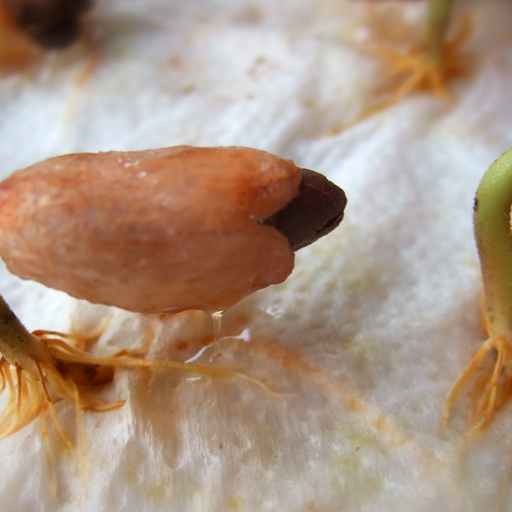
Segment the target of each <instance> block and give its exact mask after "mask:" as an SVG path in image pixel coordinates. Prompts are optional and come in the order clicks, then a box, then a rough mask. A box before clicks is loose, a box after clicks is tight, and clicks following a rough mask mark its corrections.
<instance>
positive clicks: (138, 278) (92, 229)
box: [0, 146, 301, 313]
mask: <svg viewBox="0 0 512 512" xmlns="http://www.w3.org/2000/svg"><path fill="white" fill-rule="evenodd" d="M300 182H301V172H300V170H299V169H298V168H297V167H296V166H295V165H294V164H293V163H292V162H291V161H289V160H283V159H281V158H278V157H276V156H273V155H271V154H269V153H266V152H264V151H258V150H253V149H247V148H192V147H186V146H180V147H174V148H164V149H157V150H147V151H136V152H130V153H122V152H107V153H99V154H87V153H86V154H75V155H66V156H62V157H57V158H53V159H50V160H47V161H44V162H41V163H38V164H36V165H33V166H31V167H28V168H26V169H24V170H21V171H18V172H16V173H14V174H13V175H12V176H11V177H9V178H8V179H6V180H5V181H4V182H2V184H1V185H0V240H1V241H2V242H1V245H0V256H1V257H2V258H3V259H4V261H5V262H6V264H7V266H8V268H9V269H10V270H11V271H12V272H13V273H15V274H17V275H19V276H20V277H22V278H24V279H33V280H36V281H39V282H41V283H43V284H45V285H47V286H50V287H52V288H56V289H59V290H63V291H65V292H67V293H69V294H70V295H72V296H74V297H77V298H83V299H87V300H89V301H90V302H94V303H101V304H107V305H115V306H117V307H121V308H124V309H128V310H131V311H138V312H145V313H158V312H170V311H181V310H185V309H202V310H205V311H217V310H222V309H225V308H227V307H229V306H230V305H232V304H234V303H235V302H237V301H238V300H240V299H241V298H243V297H244V296H246V295H249V294H250V293H252V292H254V291H256V290H258V289H260V288H264V287H266V286H269V285H270V284H276V283H281V282H282V281H284V280H285V279H286V278H287V277H288V275H289V274H290V272H291V271H292V268H293V262H294V254H293V252H292V249H291V247H290V244H289V242H288V240H287V239H286V238H285V236H283V235H282V234H281V233H279V232H278V231H277V230H276V229H275V228H273V227H271V226H267V225H263V224H261V222H262V221H263V220H265V219H267V218H268V217H270V216H271V215H272V214H274V213H276V212H277V211H279V210H281V209H282V208H283V207H284V206H285V205H286V204H287V203H289V202H290V201H291V200H292V199H293V198H294V197H295V196H296V195H297V193H298V189H299V185H300Z"/></svg>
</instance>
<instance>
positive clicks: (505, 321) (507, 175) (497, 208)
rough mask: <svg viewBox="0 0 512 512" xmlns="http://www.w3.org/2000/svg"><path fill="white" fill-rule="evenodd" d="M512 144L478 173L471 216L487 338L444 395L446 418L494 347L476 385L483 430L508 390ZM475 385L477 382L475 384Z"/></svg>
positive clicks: (511, 390) (511, 387)
mask: <svg viewBox="0 0 512 512" xmlns="http://www.w3.org/2000/svg"><path fill="white" fill-rule="evenodd" d="M511 207H512V149H510V150H509V151H507V152H506V153H504V154H503V155H502V156H501V157H500V158H498V159H497V160H496V161H495V162H494V164H493V165H492V166H491V167H490V168H489V170H488V171H487V173H486V174H485V175H484V177H483V179H482V182H481V183H480V186H479V187H478V191H477V194H476V198H475V206H474V213H473V221H474V228H475V237H476V243H477V247H478V254H479V257H480V265H481V268H482V279H483V286H484V291H483V292H484V296H483V317H484V326H485V329H486V331H487V334H488V336H489V337H488V339H487V340H486V341H485V342H484V343H483V344H482V346H481V347H480V348H479V349H478V350H477V351H476V353H475V354H474V355H473V357H472V358H471V360H470V361H469V363H468V365H467V366H466V368H465V369H464V371H463V373H462V375H461V376H460V377H459V379H458V381H457V382H456V384H455V385H454V387H453V389H452V390H451V391H450V394H449V395H448V397H447V398H446V402H445V405H444V410H443V419H444V420H448V418H449V415H450V409H451V406H452V404H453V401H454V400H455V397H456V396H457V395H458V394H459V393H460V391H461V389H462V387H463V386H464V384H466V382H467V381H468V380H469V378H470V377H471V376H472V375H473V373H474V372H475V371H476V369H477V368H478V367H479V366H480V364H481V363H482V361H483V359H484V357H485V356H486V354H487V353H488V352H489V351H490V350H492V349H494V350H496V362H495V364H494V367H493V369H492V370H491V371H489V373H488V375H487V376H486V378H485V379H484V380H483V381H480V380H479V383H480V382H483V385H481V384H480V386H481V387H480V389H479V391H480V393H479V397H478V400H477V403H476V405H475V408H474V411H473V413H474V425H473V426H474V428H475V430H478V429H484V428H485V427H486V426H487V425H489V422H490V421H491V419H492V417H493V413H494V411H495V410H497V409H500V408H501V407H502V406H503V405H505V403H506V402H507V401H508V399H509V398H510V396H511V394H512V234H511V224H510V221H511ZM477 385H478V384H477Z"/></svg>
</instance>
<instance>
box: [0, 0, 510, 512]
mask: <svg viewBox="0 0 512 512" xmlns="http://www.w3.org/2000/svg"><path fill="white" fill-rule="evenodd" d="M420 4H421V3H417V2H413V3H411V4H408V3H403V2H375V3H372V4H370V3H367V2H364V1H359V2H358V1H352V2H350V1H348V0H337V1H334V0H315V1H313V0H294V1H291V0H282V1H279V2H275V1H271V0H260V1H258V2H254V1H249V0H239V1H237V2H230V1H228V0H216V1H214V0H194V1H193V2H179V1H172V0H98V1H97V5H96V8H95V10H94V12H93V15H92V20H93V24H94V26H95V27H96V30H97V31H98V35H99V41H100V43H99V44H100V48H101V59H100V62H99V64H98V66H97V68H96V69H95V70H94V71H93V72H92V74H91V75H90V76H89V77H88V79H87V80H86V82H85V83H84V84H82V85H78V84H77V83H76V82H75V78H76V76H77V74H78V73H79V72H80V71H81V69H83V66H84V62H85V61H84V59H85V57H84V54H83V51H82V50H81V49H80V48H74V49H71V50H69V51H67V52H65V53H64V54H62V55H60V56H56V57H55V58H53V59H51V61H50V62H49V63H48V64H47V65H46V66H45V71H44V72H43V73H42V74H41V75H37V77H36V78H27V77H26V76H15V77H7V78H2V79H1V80H0V112H1V117H0V156H1V159H0V174H1V176H2V177H4V176H7V175H8V174H10V173H11V172H12V171H14V170H15V169H18V168H22V167H24V166H27V165H30V164H32V163H34V162H37V161H39V160H42V159H44V158H48V157H50V156H54V155H58V154H63V153H68V152H80V151H104V150H114V149H117V150H132V149H146V148H151V147H162V146H171V145H178V144H193V145H208V146H213V145H244V146H251V147H257V148H261V149H265V150H268V151H270V152H273V153H276V154H278V155H280V156H282V157H284V158H292V159H293V160H294V161H295V162H296V164H297V165H298V166H300V167H305V168H310V169H314V170H316V171H319V172H322V173H324V174H325V175H327V176H328V177H329V178H330V179H331V180H333V181H334V182H336V183H337V184H338V185H340V186H341V187H342V188H343V189H344V190H345V191H346V193H347V196H348V201H349V203H348V207H347V210H346V214H345V219H344V221H343V223H342V224H341V226H340V227H339V228H338V229H337V230H336V231H335V232H333V233H332V234H330V235H329V236H327V237H326V238H324V239H322V240H320V241H319V242H317V243H315V244H314V245H313V246H310V247H308V248H306V249H304V250H302V251H300V252H299V253H298V254H297V257H296V267H295V270H294V272H293V274H292V276H291V277H290V278H289V279H288V280H287V281H286V282H285V283H284V284H282V285H280V286H275V287H271V288H269V289H267V290H264V291H261V292H258V293H256V294H254V295H253V296H251V297H249V298H248V299H246V300H244V301H242V302H241V303H239V304H238V305H237V306H235V307H234V308H232V310H230V311H228V312H227V313H226V314H225V318H224V320H223V329H224V335H225V336H226V337H225V338H223V339H222V340H221V341H220V350H219V352H220V355H218V356H217V357H213V356H214V349H213V347H211V346H210V347H207V348H206V349H204V350H202V349H203V348H204V342H205V339H209V338H208V337H209V336H211V332H212V327H211V319H210V318H209V316H208V315H205V314H203V313H200V312H189V313H183V314H180V315H178V316H176V317H174V318H171V319H168V320H165V321H162V322H161V321H159V320H157V319H154V318H146V317H143V316H140V315H135V314H129V313H125V312H123V311H120V310H112V311H110V310H109V309H108V308H104V307H101V306H90V305H87V304H84V303H81V302H78V301H76V300H74V299H71V298H69V297H67V296H66V295H65V294H63V293H60V292H55V291H52V290H48V289H46V288H44V287H43V286H41V285H39V284H36V283H31V282H24V281H21V280H19V279H18V278H16V277H14V276H11V275H10V274H9V273H8V272H7V270H5V268H4V267H3V266H2V269H1V272H0V286H1V293H2V294H3V295H4V297H5V298H6V300H7V301H8V302H9V303H10V305H11V306H12V308H13V309H14V310H15V312H16V313H17V314H18V315H19V317H20V319H21V320H22V321H23V322H24V323H25V324H26V326H27V327H28V328H29V329H59V330H63V331H66V332H69V330H70V329H72V328H74V329H78V330H85V329H90V328H92V327H94V326H95V325H98V323H100V322H101V320H102V319H103V318H105V317H106V316H108V315H109V314H112V318H111V320H110V323H109V324H108V327H107V329H106V330H105V332H104V334H103V335H102V338H101V340H100V342H99V346H98V347H97V350H98V351H99V352H102V353H105V352H112V351H114V350H115V349H116V348H118V347H119V346H131V347H133V346H135V347H140V346H142V345H143V344H144V343H145V342H147V341H149V342H150V346H151V350H150V353H149V354H148V357H152V358H160V359H174V360H179V361H184V360H188V359H190V358H194V357H195V356H197V358H196V359H195V362H196V363H199V364H205V365H214V366H223V367H229V368H233V369H236V370H238V371H242V372H244V373H247V374H250V375H253V376H255V377H257V378H259V379H262V380H263V381H265V382H266V383H267V384H268V385H270V386H271V387H272V388H273V389H275V390H277V391H279V392H280V393H281V396H277V397H276V396H271V395H269V394H267V393H265V392H264V391H262V390H261V389H260V388H257V387H256V386H254V385H251V384H250V383H247V382H243V381H239V380H236V379H224V378H214V379H211V378H207V377H198V376H197V375H194V374H190V375H187V374H183V373H179V372H169V371H165V370H155V371H132V372H128V371H117V372H116V377H115V381H114V383H113V384H111V385H108V386H106V387H105V389H104V390H103V393H102V397H103V398H105V399H107V400H116V399H126V400H127V402H126V404H125V405H124V406H123V407H122V408H120V409H118V410H115V411H111V412H108V413H102V414H97V413H85V414H84V429H85V434H86V446H87V457H86V460H85V461H84V462H85V466H86V470H87V479H86V480H84V477H83V475H82V473H81V472H80V464H81V461H80V457H78V456H73V454H72V453H70V452H69V450H68V449H66V448H65V447H64V446H63V444H62V442H61V441H59V439H58V437H57V436H56V435H55V433H54V431H53V430H52V429H50V433H51V443H52V447H53V456H54V458H55V460H56V468H57V482H58V485H59V489H58V496H57V497H53V496H52V495H51V492H50V481H49V476H48V465H47V461H46V454H45V449H44V444H43V441H42V437H41V432H40V429H39V424H38V422H37V421H35V422H34V423H33V424H31V425H30V426H28V427H26V428H25V429H23V430H22V431H21V432H19V433H17V434H16V435H14V436H11V437H10V438H8V439H5V440H3V441H2V442H1V443H0V503H1V509H2V510H6V511H7V510H12V511H14V510H15V511H19V512H22V511H31V512H32V511H76V510H83V511H91V512H92V511H94V512H103V511H105V512H107V511H109V512H111V511H113V510H126V511H137V512H145V511H147V512H150V511H163V510H166V511H168V510H173V511H202V512H206V511H230V510H233V511H240V512H243V511H258V512H264V511H278V510H279V511H284V510H287V511H297V512H299V511H301V512H302V511H304V512H305V511H322V512H323V511H339V510H344V511H383V510H389V511H391V510H393V511H394V512H397V511H410V510H415V511H428V510H451V511H467V510H512V496H511V493H510V480H511V475H512V435H511V431H512V409H511V407H510V406H507V407H506V408H505V409H504V410H503V411H502V412H500V413H499V414H497V415H496V418H495V421H494V422H493V424H492V425H491V427H490V428H489V429H488V431H487V432H486V434H485V435H484V436H483V437H482V438H481V439H480V440H478V441H477V442H474V443H467V442H466V441H465V438H464V435H463V433H464V420H465V412H466V409H465V407H464V405H465V404H466V402H465V399H464V395H465V393H464V394H463V395H462V396H461V399H460V400H459V401H458V402H457V404H456V407H455V409H454V417H453V420H452V421H451V423H450V424H449V425H448V428H447V431H446V433H445V435H444V436H441V435H440V431H439V425H440V412H441V408H442V405H443V401H444V398H445V397H446V394H447V393H448V391H449V390H450V388H451V386H452V384H453V383H454V381H455V379H456V378H457V376H458V375H459V374H460V372H461V370H462V368H463V366H464V365H465V363H466V362H467V361H468V359H469V357H470V356H471V354H472V353H473V352H474V351H475V350H476V349H477V348H478V347H479V345H480V343H481V342H482V341H483V339H484V336H485V333H484V331H483V329H482V326H481V322H480V312H479V294H480V288H481V283H480V275H479V266H478V260H477V254H476V248H475V244H474V241H473V234H472V224H471V212H472V202H473V197H474V193H475V190H476V187H477V185H478V182H479V180H480V178H481V176H482V175H483V173H484V172H485V170H486V169H487V168H488V167H489V165H490V164H491V163H492V161H493V160H494V159H495V158H496V157H497V156H499V155H500V154H501V153H502V152H503V151H504V150H506V149H507V148H508V147H510V145H511V144H512V123H511V119H512V101H511V91H512V29H511V28H510V27H511V20H512V3H511V2H509V1H507V0H492V1H491V0H488V1H486V2H476V1H475V2H471V1H469V2H460V5H459V6H458V8H459V9H460V10H461V11H463V12H470V13H471V16H472V17H473V19H474V21H475V30H474V33H473V35H472V37H471V38H470V40H469V41H468V42H467V43H466V45H465V46H464V50H465V52H466V53H467V55H468V62H469V63H470V65H471V68H472V71H473V76H472V78H471V79H470V80H467V81H463V80H461V81H458V82H455V83H454V84H451V85H450V87H451V90H452V92H453V94H454V96H455V98H456V100H455V101H452V102H449V101H442V100H438V99H435V98H433V97H431V96H428V95H425V94H414V95H411V96H409V97H408V98H406V99H405V100H403V101H402V102H400V103H399V104H397V105H395V106H393V107H390V108H388V109H386V110H383V111H382V112H380V113H378V114H375V115H374V116H371V117H370V118H368V119H367V120H366V121H364V122H361V123H359V124H357V125H355V126H353V127H351V128H350V129H348V130H345V131H340V130H339V129H340V128H341V127H343V126H346V125H348V124H349V123H350V122H351V120H353V119H354V118H355V117H356V116H357V114H358V113H359V112H361V110H362V109H363V108H364V107H365V106H366V105H368V104H369V102H370V101H372V98H373V95H374V91H375V89H377V88H378V87H379V86H381V85H382V84H383V83H384V82H385V79H384V78H383V77H382V75H381V73H380V67H379V64H378V63H377V62H376V61H375V60H373V59H372V58H371V57H369V56H368V55H366V54H365V53H363V52H362V51H361V50H360V49H359V48H358V47H357V45H356V43H355V42H356V41H357V40H360V39H361V37H362V38H363V39H364V36H365V34H367V33H368V31H369V30H370V29H371V26H369V25H365V23H370V22H371V20H373V21H374V22H375V20H377V21H378V20H379V19H380V20H383V19H387V20H389V19H396V24H397V26H399V25H403V26H404V27H409V31H410V33H411V34H414V32H415V29H418V30H419V27H420V26H419V23H420V21H421V17H422V16H421V15H422V13H423V12H424V5H420ZM463 12H460V13H458V14H457V16H459V15H460V16H462V15H463ZM457 16H456V19H460V18H457ZM408 24H409V25H408ZM411 27H412V28H411ZM391 32H392V30H390V31H388V33H391ZM212 359H213V360H212ZM4 395H7V393H4ZM6 398H7V396H3V397H2V399H1V400H2V403H5V401H6ZM466 405H467V404H466ZM57 409H58V413H59V415H60V418H61V420H62V424H63V426H64V428H65V429H66V431H67V432H69V433H70V435H71V436H72V437H73V438H75V436H76V423H75V416H74V411H73V407H72V406H71V404H69V403H64V402H62V403H59V404H58V406H57Z"/></svg>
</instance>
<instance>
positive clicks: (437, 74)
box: [351, 0, 472, 125]
mask: <svg viewBox="0 0 512 512" xmlns="http://www.w3.org/2000/svg"><path fill="white" fill-rule="evenodd" d="M452 3H453V0H428V5H427V15H426V19H425V23H424V27H423V33H422V37H421V41H420V44H419V45H418V46H416V47H412V48H411V49H409V50H408V51H406V52H400V51H398V50H394V49H391V48H384V47H379V48H376V47H375V48H374V47H371V48H368V53H369V54H370V55H372V56H374V57H376V58H377V59H379V60H381V61H383V62H384V71H383V72H384V75H385V76H386V77H388V78H390V79H398V80H399V83H398V85H397V86H394V85H393V86H391V87H389V88H390V89H391V90H392V93H391V94H390V96H389V98H386V99H385V100H384V101H379V102H377V103H376V104H374V105H371V106H369V107H368V108H366V109H365V110H364V111H363V112H362V113H361V114H359V116H358V117H357V118H356V120H355V121H353V122H352V123H351V125H352V124H356V123H358V122H360V121H362V120H364V119H366V118H368V117H369V116H370V115H372V114H374V113H376V112H379V111H381V110H382V109H384V108H387V107H389V106H391V105H394V104H396V103H398V102H399V101H400V100H401V99H402V98H404V97H405V96H406V95H407V94H409V93H411V92H413V91H416V90H421V91H427V92H429V93H433V94H434V95H435V96H437V97H439V98H443V99H449V98H451V94H450V92H449V91H448V88H447V83H448V81H449V80H451V79H452V78H458V77H463V78H468V77H469V75H470V73H469V71H468V70H467V69H466V66H465V65H464V63H463V62H461V57H460V56H459V54H458V50H459V48H460V46H461V44H463V43H464V42H465V41H466V40H467V38H468V37H469V36H470V35H471V32H472V24H471V22H470V21H469V18H466V19H465V20H464V23H463V24H462V25H461V27H460V29H459V30H458V31H457V32H456V33H455V34H454V36H453V37H452V38H450V39H447V37H446V34H447V31H448V26H449V21H450V15H451V10H452ZM387 89H388V88H387Z"/></svg>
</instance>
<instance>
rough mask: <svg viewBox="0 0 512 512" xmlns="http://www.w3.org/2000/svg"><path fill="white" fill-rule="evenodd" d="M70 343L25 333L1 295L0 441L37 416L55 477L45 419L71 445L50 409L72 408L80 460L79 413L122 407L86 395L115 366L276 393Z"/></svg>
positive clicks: (53, 335)
mask: <svg viewBox="0 0 512 512" xmlns="http://www.w3.org/2000/svg"><path fill="white" fill-rule="evenodd" d="M69 338H70V336H66V335H65V334H61V333H58V332H53V331H34V332H33V333H30V332H28V331H27V330H26V329H25V327H24V326H23V325H22V324H21V322H20V321H19V320H18V318H17V317H16V315H15V314H14V313H13V312H12V310H11V309H10V308H9V306H8V304H7V303H6V302H5V300H4V299H3V298H2V297H1V296H0V393H3V392H4V391H5V390H6V389H7V390H8V391H9V393H10V398H9V401H8V403H7V406H6V408H5V409H4V411H3V413H2V414H1V416H0V440H1V439H4V438H6V437H7V436H10V435H12V434H15V433H16V432H18V431H20V430H21V429H23V428H24V427H25V426H27V425H28V424H30V423H31V422H32V421H33V420H34V419H36V418H37V417H39V418H40V424H41V429H42V432H43V439H44V440H45V444H46V449H47V453H48V455H49V459H50V470H51V475H53V473H54V472H53V462H52V459H51V451H50V446H49V441H48V431H47V427H46V423H47V422H46V417H47V415H50V417H51V420H52V422H53V425H54V426H55V430H56V432H57V433H58V435H59V437H60V438H61V439H62V440H63V441H64V442H65V443H66V445H67V446H68V447H69V448H70V449H72V450H74V445H73V442H72V441H71V439H70V437H69V436H68V434H67V433H66V432H65V430H64V429H63V428H62V426H61V424H60V421H59V418H58V415H57V411H56V408H55V404H56V403H57V402H59V401H62V400H66V401H69V402H71V403H72V404H73V405H74V407H75V411H76V422H77V429H78V439H79V444H80V452H81V454H82V456H83V457H84V456H85V453H86V451H85V441H84V432H83V426H82V411H95V412H104V411H110V410H112V409H116V408H118V407H121V406H122V405H123V404H124V400H121V401H117V402H111V403H109V402H105V401H104V400H101V399H100V398H97V397H93V396H90V395H88V394H86V392H85V391H86V390H87V389H88V388H90V387H91V386H93V385H96V384H101V383H104V382H108V381H110V380H111V379H112V377H113V373H114V372H113V369H114V368H115V367H121V368H125V369H133V368H166V369H173V370H181V371H185V372H193V373H197V374H200V375H208V376H212V377H213V376H226V377H236V378H239V379H243V380H246V381H249V382H251V383H253V384H255V385H257V386H259V387H261V388H262V389H264V390H265V391H267V392H268V393H271V394H275V393H274V392H273V391H272V390H271V389H270V388H269V387H268V386H266V385H265V384H264V383H263V382H261V381H259V380H258V379H256V378H254V377H250V376H248V375H245V374H243V373H238V372H234V371H230V370H226V369H220V368H209V367H205V366H200V365H196V364H190V363H180V362H175V361H150V360H145V359H138V358H135V357H132V356H130V355H127V354H126V353H122V354H120V355H116V356H113V357H95V356H92V355H91V354H89V353H87V352H84V351H82V350H79V349H77V348H74V347H73V346H71V345H70V344H69V343H67V341H66V340H67V339H69ZM83 457H82V458H83ZM52 489H53V491H54V492H55V490H56V485H55V482H52Z"/></svg>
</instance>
